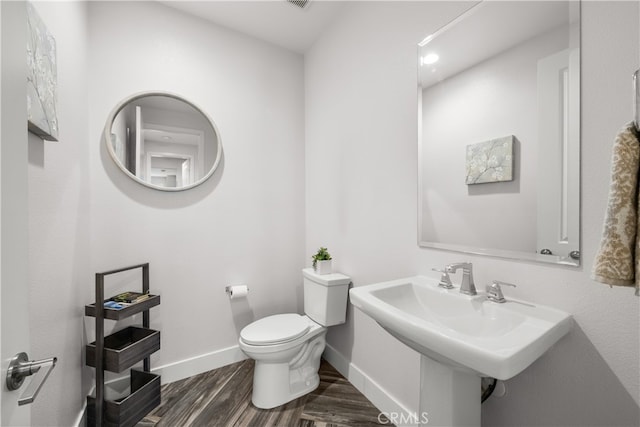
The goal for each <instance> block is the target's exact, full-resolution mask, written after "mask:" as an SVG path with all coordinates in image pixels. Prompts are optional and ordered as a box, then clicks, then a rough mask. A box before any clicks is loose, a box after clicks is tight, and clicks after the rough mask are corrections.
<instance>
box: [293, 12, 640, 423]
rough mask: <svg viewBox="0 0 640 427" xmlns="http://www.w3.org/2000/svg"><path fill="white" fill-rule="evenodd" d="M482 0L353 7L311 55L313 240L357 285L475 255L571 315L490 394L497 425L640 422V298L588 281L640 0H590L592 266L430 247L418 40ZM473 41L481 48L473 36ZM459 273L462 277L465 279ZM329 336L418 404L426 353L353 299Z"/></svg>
mask: <svg viewBox="0 0 640 427" xmlns="http://www.w3.org/2000/svg"><path fill="white" fill-rule="evenodd" d="M469 5H470V3H462V2H449V3H445V2H419V3H417V2H402V3H401V2H397V3H393V2H367V3H357V4H354V5H352V7H351V8H350V9H348V10H346V11H345V13H344V14H343V16H341V17H340V20H339V21H338V22H337V23H335V24H334V25H333V26H332V27H331V28H330V29H329V30H328V31H327V32H326V33H325V34H324V35H323V37H322V38H321V39H320V40H319V41H318V42H316V44H315V45H314V46H313V48H312V49H311V50H310V51H309V52H308V53H307V54H306V55H305V77H306V80H305V87H306V90H305V94H306V105H305V112H306V142H305V144H306V170H305V174H306V193H305V197H306V203H307V204H306V222H307V226H306V247H307V252H311V251H312V250H313V249H314V248H317V247H318V246H320V245H322V246H327V247H328V248H329V249H330V251H331V254H332V255H333V258H334V266H335V268H336V269H337V270H339V271H342V272H343V273H345V274H349V275H351V277H352V278H353V282H354V285H355V286H361V285H365V284H368V283H373V282H378V281H382V280H387V279H393V278H398V277H405V276H411V275H414V274H425V275H429V276H433V277H434V278H437V276H435V273H433V272H431V271H430V270H431V268H432V267H441V266H442V265H444V264H445V263H449V262H453V261H460V260H467V259H468V260H470V261H472V262H473V263H474V271H475V275H476V283H478V285H480V286H484V284H486V283H487V282H488V281H490V280H492V279H500V280H505V281H507V282H512V283H517V284H518V288H517V289H514V290H512V291H511V292H510V293H511V295H512V296H514V297H517V298H522V299H528V300H531V301H533V302H535V303H541V304H547V305H551V306H554V307H557V308H559V309H562V310H566V311H567V312H569V313H572V314H573V316H574V318H575V321H576V322H575V328H574V330H573V331H572V332H571V333H570V334H569V335H568V336H567V337H565V338H563V340H562V341H560V342H559V343H558V344H557V345H556V346H555V347H554V348H552V349H551V350H550V351H549V352H548V353H547V354H545V355H544V356H542V357H541V358H540V359H539V360H538V361H537V362H535V363H534V364H533V365H532V366H531V367H529V368H528V369H527V370H526V371H525V372H523V373H522V374H520V375H519V376H517V377H516V378H514V379H512V380H510V381H507V389H508V394H507V395H506V397H504V398H495V397H492V398H491V399H490V400H488V401H487V402H486V403H485V404H484V405H483V424H484V425H491V426H497V425H531V426H533V425H536V426H560V425H597V426H605V425H606V426H609V425H638V424H639V423H640V411H639V408H638V404H639V403H640V402H639V400H640V366H639V365H638V360H639V359H640V342H639V340H640V338H639V337H640V330H639V328H640V306H639V304H640V299H638V298H635V297H633V291H632V290H631V289H619V288H616V289H609V288H608V287H607V286H605V285H602V284H598V283H595V282H593V281H592V280H590V279H589V270H590V268H591V265H592V259H593V256H594V254H595V251H596V247H597V245H598V242H599V238H600V230H601V224H602V220H603V216H604V209H605V203H606V197H607V188H608V179H609V158H610V152H611V143H612V142H613V137H614V136H615V133H616V132H617V130H618V129H619V128H620V127H621V126H622V125H623V124H624V123H626V122H628V121H629V120H630V118H631V117H632V110H631V100H632V90H631V73H632V72H633V71H634V70H635V69H637V68H638V67H639V66H640V58H639V55H640V40H639V34H638V25H637V23H638V16H639V11H638V8H639V4H638V2H637V1H633V2H608V1H607V2H583V3H582V5H583V10H582V18H583V29H582V37H583V38H582V42H583V45H582V46H583V50H582V55H583V56H582V66H583V68H582V70H583V74H582V105H583V107H582V170H583V174H582V182H583V190H582V193H583V200H582V237H583V240H582V242H583V243H582V255H583V266H582V267H580V268H569V267H554V266H543V265H538V264H532V263H520V262H515V261H505V260H498V259H492V258H488V257H479V256H469V255H464V254H456V253H450V252H441V251H435V250H428V249H420V248H418V247H417V244H416V240H417V239H416V228H417V227H416V223H417V214H416V212H417V197H416V193H417V162H416V156H417V144H416V141H417V114H416V101H417V100H416V69H415V68H416V66H415V64H416V60H415V55H416V44H417V42H419V41H420V40H422V39H423V38H424V37H425V36H426V35H427V34H429V33H431V32H433V31H434V30H436V29H437V28H439V27H440V26H442V25H444V24H445V23H447V22H449V21H450V20H451V19H452V18H453V17H455V16H456V15H457V14H459V13H460V12H462V11H463V10H464V9H465V8H466V7H468V6H469ZM470 48H472V47H470ZM455 279H456V280H459V278H455ZM348 319H349V320H348V322H347V324H346V325H344V326H341V327H336V328H332V329H331V330H330V332H329V335H328V342H329V344H330V345H331V346H333V347H334V348H335V349H336V350H337V351H339V352H340V353H341V354H342V355H343V356H344V357H346V358H347V359H348V360H350V361H351V362H352V363H353V365H355V366H356V367H357V368H358V369H360V370H361V371H363V372H364V373H366V374H367V375H369V376H370V377H371V379H372V380H374V381H375V382H377V383H378V384H380V385H381V386H382V387H383V388H384V389H386V390H387V391H388V392H389V393H390V394H391V395H392V396H393V397H395V398H396V399H397V400H398V401H400V402H401V403H402V404H404V405H406V406H407V407H408V408H411V409H413V410H417V404H418V394H419V384H418V378H419V376H418V369H419V357H418V355H417V353H415V352H413V351H412V350H409V349H408V348H407V347H406V346H403V345H402V344H400V343H399V342H397V341H396V340H395V339H394V338H391V337H390V335H388V334H387V333H386V332H384V331H383V330H382V329H381V328H380V327H379V326H377V325H376V324H375V323H374V322H373V321H372V320H370V319H369V318H367V317H366V316H365V315H363V314H361V313H360V312H357V311H354V310H351V311H350V313H349V318H348Z"/></svg>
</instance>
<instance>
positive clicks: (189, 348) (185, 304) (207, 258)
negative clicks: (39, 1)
mask: <svg viewBox="0 0 640 427" xmlns="http://www.w3.org/2000/svg"><path fill="white" fill-rule="evenodd" d="M88 8H89V33H90V34H89V47H90V49H89V65H88V66H89V76H90V78H89V116H90V117H89V138H88V140H87V144H88V146H89V151H90V153H89V154H90V163H89V165H90V170H91V219H92V221H91V223H92V227H91V254H92V256H91V258H92V260H91V271H92V272H99V271H104V270H107V269H111V268H117V267H122V266H127V265H131V264H136V263H141V262H146V261H148V262H150V266H151V277H150V279H151V288H152V291H153V292H158V293H160V294H161V296H162V304H161V305H160V306H159V307H157V308H154V309H153V310H152V311H151V323H152V327H156V328H159V329H160V330H161V338H162V348H161V350H160V352H158V353H157V354H156V355H154V356H153V357H152V366H160V365H166V364H169V363H174V362H180V361H183V360H185V359H189V358H193V357H197V356H201V355H206V354H210V353H212V352H215V351H218V350H221V349H224V348H227V347H230V346H235V345H237V340H238V334H239V331H240V329H241V328H242V327H243V326H245V325H246V324H248V323H249V322H251V321H253V320H254V319H255V318H258V317H262V316H265V315H268V314H273V313H277V312H286V311H296V310H297V309H298V307H299V306H300V303H299V301H300V295H301V290H300V288H301V284H302V276H301V271H300V270H301V268H302V267H303V266H304V265H305V256H304V196H303V194H304V193H303V192H304V172H303V170H304V169H303V168H304V143H303V138H304V123H303V120H304V113H303V108H304V93H303V90H304V85H303V75H304V73H303V58H302V56H301V55H298V54H294V53H291V52H288V51H285V50H283V49H279V48H276V47H274V46H272V45H269V44H267V43H264V42H261V41H258V40H256V39H254V38H251V37H248V36H244V35H240V34H239V33H236V32H233V31H230V30H227V29H224V28H221V27H217V26H215V25H212V24H211V23H207V22H205V21H203V20H201V19H199V18H196V17H193V16H188V15H184V14H181V13H180V12H177V11H175V10H174V9H170V8H167V7H166V6H164V5H161V4H158V3H156V2H90V3H89V5H88ZM145 90H165V91H169V92H173V93H177V94H181V95H183V96H184V97H185V98H186V99H187V100H189V101H191V102H193V103H194V104H195V105H198V106H199V107H200V108H201V109H202V110H203V111H204V112H205V113H207V114H208V115H209V116H210V117H211V118H212V119H213V120H214V121H215V122H216V125H217V127H218V129H219V131H220V139H221V141H222V145H223V149H224V157H223V160H222V162H221V164H220V166H219V168H218V170H217V171H216V173H215V174H214V175H213V177H212V178H210V179H209V180H208V181H207V182H205V183H204V184H203V185H201V186H199V187H197V188H195V189H193V190H190V191H188V192H177V193H166V192H160V191H156V190H152V189H149V188H146V187H143V186H141V185H139V184H137V183H135V182H134V181H132V180H130V179H129V178H128V177H126V176H125V175H124V174H123V173H122V172H121V171H120V170H119V169H117V167H116V166H115V165H114V164H113V163H112V161H111V159H110V157H109V156H108V154H107V153H106V150H105V147H104V141H102V131H103V127H104V125H105V120H106V117H107V115H108V114H109V112H110V110H111V109H112V108H113V107H114V106H115V105H116V104H117V103H118V102H119V101H121V100H122V99H124V98H125V97H127V96H129V95H131V94H133V93H137V92H140V91H145ZM237 282H242V283H245V284H247V285H248V286H249V288H250V294H249V297H248V299H247V300H244V301H242V300H241V301H234V302H233V304H232V303H231V302H230V301H229V298H228V297H227V295H226V294H225V292H224V287H225V285H228V284H230V283H237ZM87 286H90V284H87ZM126 286H127V287H130V285H126ZM115 290H116V288H115V285H114V287H113V288H111V291H109V290H108V291H107V293H108V294H109V293H112V292H115ZM87 330H88V331H87V336H88V339H92V337H93V326H92V325H88V327H87ZM211 368H212V366H209V369H211ZM89 375H90V374H89Z"/></svg>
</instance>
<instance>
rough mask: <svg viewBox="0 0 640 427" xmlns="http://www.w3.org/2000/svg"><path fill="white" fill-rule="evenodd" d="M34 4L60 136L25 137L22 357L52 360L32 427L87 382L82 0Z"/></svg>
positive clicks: (62, 407)
mask: <svg viewBox="0 0 640 427" xmlns="http://www.w3.org/2000/svg"><path fill="white" fill-rule="evenodd" d="M34 5H35V7H36V10H37V11H38V13H39V14H40V16H41V17H42V20H43V21H44V23H45V25H46V26H47V28H48V29H49V32H50V33H51V34H52V35H53V36H54V38H55V39H56V46H57V71H58V120H59V123H60V136H59V142H43V141H42V140H41V139H40V138H38V137H37V136H35V135H32V134H29V138H28V147H29V167H28V175H29V181H28V185H29V191H28V201H29V240H28V244H29V302H30V307H29V308H30V310H29V313H30V326H31V351H30V352H29V356H30V357H32V358H35V359H40V358H44V357H50V356H57V357H58V364H57V366H56V368H55V369H54V370H53V372H52V373H51V375H50V377H49V379H48V380H47V382H46V384H45V385H44V387H43V388H42V390H41V391H40V394H39V395H38V397H37V399H36V402H35V403H34V404H32V405H30V410H31V412H32V425H60V426H63V425H72V424H73V423H74V422H75V420H76V417H77V416H78V413H79V412H80V411H81V409H82V405H83V403H84V400H85V396H84V391H86V386H87V384H86V379H85V387H83V386H82V381H83V379H82V368H81V366H82V365H81V355H82V352H83V343H82V336H83V330H82V317H83V314H84V312H83V306H84V304H86V303H87V301H90V300H89V299H88V298H90V295H91V282H90V281H91V273H90V269H89V267H90V266H89V250H90V241H89V145H88V141H87V134H88V129H89V128H88V120H89V117H88V113H87V67H86V50H87V27H86V19H87V16H86V4H85V3H83V2H35V3H34ZM23 96H24V95H23ZM24 144H27V141H24ZM23 391H24V389H22V390H21V391H20V393H22V392H23Z"/></svg>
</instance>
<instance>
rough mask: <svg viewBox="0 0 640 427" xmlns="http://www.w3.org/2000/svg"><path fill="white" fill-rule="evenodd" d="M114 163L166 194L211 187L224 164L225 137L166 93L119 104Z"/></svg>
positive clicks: (110, 125)
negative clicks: (208, 182) (206, 184)
mask: <svg viewBox="0 0 640 427" xmlns="http://www.w3.org/2000/svg"><path fill="white" fill-rule="evenodd" d="M105 142H106V144H107V150H108V151H109V154H110V155H111V158H112V159H113V160H114V161H115V162H116V164H117V165H118V166H119V167H120V169H121V170H122V171H123V172H124V173H125V174H127V175H128V176H129V177H130V178H132V179H133V180H135V181H137V182H139V183H140V184H142V185H145V186H147V187H151V188H155V189H156V190H163V191H181V190H187V189H189V188H192V187H195V186H196V185H199V184H202V183H203V182H204V181H206V180H207V179H208V178H209V177H210V176H211V175H213V172H214V171H215V170H216V168H217V167H218V164H219V163H220V159H221V158H222V143H221V142H220V133H219V132H218V129H217V128H216V125H215V124H214V123H213V121H212V120H211V119H210V118H209V117H208V116H207V115H206V114H205V113H204V112H202V110H200V109H199V108H198V107H196V106H195V105H193V104H192V103H191V102H189V101H187V100H185V99H184V98H182V97H180V96H177V95H174V94H171V93H166V92H145V93H140V94H136V95H133V96H130V97H129V98H127V99H125V100H123V101H122V102H120V104H118V105H117V106H116V107H115V108H114V109H113V111H112V112H111V114H110V115H109V117H108V119H107V125H106V126H105Z"/></svg>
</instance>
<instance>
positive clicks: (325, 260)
mask: <svg viewBox="0 0 640 427" xmlns="http://www.w3.org/2000/svg"><path fill="white" fill-rule="evenodd" d="M311 259H312V260H313V269H314V270H315V272H316V273H317V274H329V273H331V255H329V252H327V248H320V249H318V253H316V254H315V255H314V256H312V257H311Z"/></svg>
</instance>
